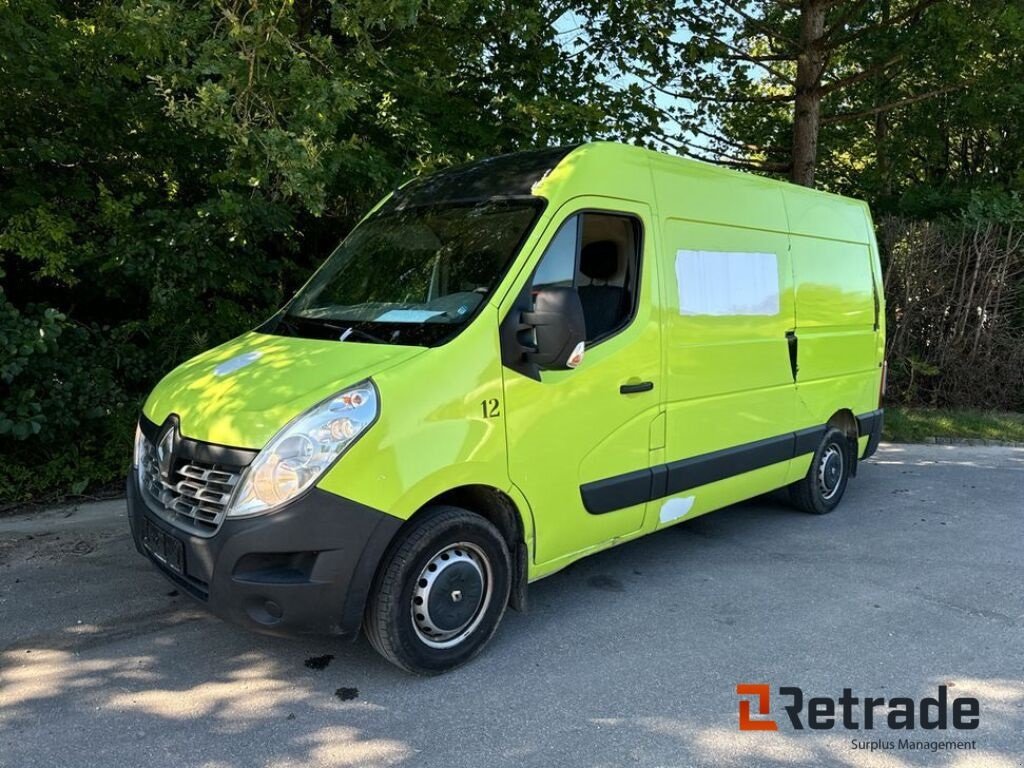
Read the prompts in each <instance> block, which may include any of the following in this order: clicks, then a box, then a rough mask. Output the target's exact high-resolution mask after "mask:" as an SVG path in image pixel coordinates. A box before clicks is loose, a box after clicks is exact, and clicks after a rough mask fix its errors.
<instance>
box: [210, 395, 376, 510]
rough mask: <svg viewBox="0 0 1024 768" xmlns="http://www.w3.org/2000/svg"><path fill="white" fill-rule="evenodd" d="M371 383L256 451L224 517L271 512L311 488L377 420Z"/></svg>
mask: <svg viewBox="0 0 1024 768" xmlns="http://www.w3.org/2000/svg"><path fill="white" fill-rule="evenodd" d="M378 410H379V403H378V398H377V389H376V387H374V386H373V384H372V383H371V382H369V381H365V382H363V383H362V384H357V385H356V386H354V387H351V388H350V389H345V390H342V391H341V392H339V393H338V394H336V395H333V396H332V397H330V398H329V399H327V400H325V401H323V402H322V403H320V404H318V405H315V406H313V407H312V408H310V409H309V410H308V411H306V412H305V413H303V414H302V415H300V416H299V417H298V418H296V419H295V420H293V421H292V422H291V423H290V424H288V426H286V427H285V428H284V429H282V430H281V431H280V432H278V433H277V434H276V435H275V436H274V438H273V439H272V440H271V441H270V442H269V443H267V445H266V447H265V448H264V449H263V450H262V451H260V452H259V454H258V455H257V456H256V458H255V459H253V462H252V464H250V465H249V466H248V468H247V469H246V470H245V473H244V474H243V475H242V481H241V482H240V483H239V484H238V487H237V488H236V489H235V492H234V495H233V496H232V497H231V501H230V503H229V504H228V512H227V514H228V517H247V516H249V515H259V514H263V513H264V512H269V511H270V510H272V509H275V508H276V507H279V506H281V505H282V504H284V503H286V502H288V501H291V500H292V499H294V498H295V497H296V496H298V495H299V494H300V493H302V492H303V491H305V490H306V489H307V488H309V487H310V486H311V485H313V483H315V482H316V481H317V478H319V477H320V475H322V474H323V473H324V472H325V471H326V470H327V469H328V468H329V467H330V466H331V465H332V464H334V462H335V461H337V460H338V458H339V457H340V456H341V455H342V454H343V453H344V452H345V450H346V449H347V448H348V447H349V446H350V445H352V444H353V443H354V442H355V441H356V440H357V439H358V438H359V436H360V435H361V434H362V433H363V432H365V431H366V429H367V428H368V427H369V426H370V425H371V424H373V422H374V421H375V420H376V418H377V413H378Z"/></svg>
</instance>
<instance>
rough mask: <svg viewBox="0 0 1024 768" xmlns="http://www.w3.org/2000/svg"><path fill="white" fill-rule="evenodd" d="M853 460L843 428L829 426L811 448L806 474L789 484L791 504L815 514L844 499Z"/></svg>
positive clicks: (825, 510)
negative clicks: (810, 457)
mask: <svg viewBox="0 0 1024 768" xmlns="http://www.w3.org/2000/svg"><path fill="white" fill-rule="evenodd" d="M853 461H854V457H853V451H852V450H851V449H850V439H849V438H848V437H847V436H846V434H845V433H844V432H843V431H842V430H839V429H836V428H835V427H829V428H828V429H827V430H826V431H825V436H824V437H822V438H821V442H820V443H819V444H818V447H817V448H816V449H815V451H814V456H813V457H812V459H811V468H810V469H809V470H807V475H806V476H805V477H804V479H803V480H798V481H797V482H795V483H792V484H791V485H790V486H789V487H788V491H789V501H790V503H791V504H792V505H793V506H794V507H796V508H797V509H800V510H803V511H804V512H810V513H811V514H815V515H824V514H827V513H829V512H831V511H832V510H833V509H835V508H836V507H837V506H839V502H840V501H842V499H843V494H844V493H845V492H846V484H847V482H849V480H850V469H851V468H852V467H853Z"/></svg>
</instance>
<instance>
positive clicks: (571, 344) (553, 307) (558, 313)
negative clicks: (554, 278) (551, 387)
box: [522, 287, 587, 371]
mask: <svg viewBox="0 0 1024 768" xmlns="http://www.w3.org/2000/svg"><path fill="white" fill-rule="evenodd" d="M522 324H523V325H524V326H528V327H530V328H532V329H533V332H534V335H535V336H536V340H537V343H536V346H535V347H534V348H533V349H530V350H528V351H527V352H526V359H527V361H528V362H530V363H533V364H534V365H536V366H537V367H538V368H540V369H542V370H549V371H558V370H565V369H568V368H575V367H576V366H577V365H579V362H580V360H581V359H582V354H583V353H582V349H583V347H582V345H583V343H584V340H585V339H586V337H587V331H586V320H585V319H584V316H583V303H582V302H581V301H580V295H579V294H578V293H577V292H576V290H575V289H573V288H562V287H548V288H541V289H540V290H538V291H537V293H536V294H535V295H534V297H533V309H532V310H529V311H525V312H523V313H522Z"/></svg>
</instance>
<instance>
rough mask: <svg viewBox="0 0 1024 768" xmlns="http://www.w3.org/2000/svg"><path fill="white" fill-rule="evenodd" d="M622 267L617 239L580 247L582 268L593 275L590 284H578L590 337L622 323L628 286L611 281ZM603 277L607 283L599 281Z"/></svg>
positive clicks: (591, 339)
mask: <svg viewBox="0 0 1024 768" xmlns="http://www.w3.org/2000/svg"><path fill="white" fill-rule="evenodd" d="M618 271H619V245H618V243H616V242H615V241H614V240H595V241H593V242H591V243H587V244H586V245H584V246H583V249H582V250H581V251H580V272H582V273H583V274H584V275H586V276H587V277H589V278H590V285H581V286H578V288H577V292H578V293H579V295H580V302H581V303H582V304H583V318H584V320H585V321H586V325H587V341H593V340H594V339H596V338H599V337H601V336H604V335H605V334H606V333H608V332H609V331H611V330H614V329H615V327H616V326H618V324H619V322H620V321H621V319H622V307H623V305H624V301H625V298H626V290H625V288H622V287H621V286H618V285H608V281H609V280H610V279H612V278H613V277H614V276H615V275H616V273H617V272H618ZM597 281H601V282H602V283H603V285H597V284H596V283H597Z"/></svg>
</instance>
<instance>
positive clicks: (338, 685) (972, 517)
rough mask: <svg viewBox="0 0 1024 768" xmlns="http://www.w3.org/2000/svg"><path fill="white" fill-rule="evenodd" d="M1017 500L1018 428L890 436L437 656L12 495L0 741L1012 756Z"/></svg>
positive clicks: (405, 750)
mask: <svg viewBox="0 0 1024 768" xmlns="http://www.w3.org/2000/svg"><path fill="white" fill-rule="evenodd" d="M1022 499H1024V450H1018V449H1009V448H966V447H950V446H927V447H926V446H913V447H912V446H883V448H882V450H881V451H880V452H879V454H878V455H877V456H876V458H875V459H874V460H872V462H870V463H869V464H865V465H862V467H861V472H860V475H859V477H858V478H856V480H854V481H853V482H852V484H851V486H850V488H849V489H848V491H847V495H846V499H845V500H844V501H843V504H842V505H841V507H840V508H839V510H837V511H836V512H835V513H833V514H832V515H827V516H824V517H814V516H809V515H804V514H800V513H797V512H794V511H791V510H789V509H788V508H786V507H784V506H783V505H781V504H778V503H776V502H774V501H772V500H765V499H760V500H757V501H755V502H750V503H747V504H743V505H740V506H737V507H733V508H730V509H728V510H723V511H720V512H717V513H714V514H712V515H709V516H707V517H703V518H700V519H697V520H694V521H692V522H690V523H684V524H682V525H681V526H677V527H676V528H673V529H669V530H667V531H664V532H662V533H659V534H657V535H655V536H651V537H647V538H646V539H644V540H641V541H637V542H634V543H632V544H628V545H626V546H623V547H620V548H618V549H615V550H611V551H608V552H604V553H602V554H599V555H596V556H594V557H591V558H589V559H587V560H585V561H583V562H581V563H579V564H577V565H575V566H573V567H571V568H569V569H567V570H565V571H563V572H562V573H560V574H556V575H555V576H552V577H550V578H549V579H546V580H544V581H542V582H539V583H537V584H534V585H532V586H531V591H530V599H531V604H532V607H531V611H530V613H528V614H526V615H523V614H517V613H514V612H510V613H508V614H506V618H505V621H504V623H503V625H502V627H501V629H500V631H499V632H498V635H497V636H496V637H495V639H494V641H493V642H492V643H491V645H490V647H489V648H488V649H487V650H486V651H485V653H484V654H483V655H482V656H481V657H479V658H478V659H477V660H476V661H474V662H473V663H472V664H470V665H468V666H467V667H464V668H463V669H460V670H458V671H456V672H454V673H451V674H448V675H445V676H442V677H439V678H433V679H420V678H415V677H411V676H408V675H406V674H404V673H402V672H400V671H399V670H397V669H395V668H393V667H391V666H389V665H388V664H386V663H385V662H384V661H382V660H381V659H379V658H378V657H377V656H376V655H375V654H374V653H373V651H372V650H371V649H370V647H369V646H368V644H367V643H366V642H365V641H364V640H359V641H358V642H356V643H354V644H353V643H345V642H339V641H332V640H331V639H329V638H328V639H303V640H278V639H272V638H264V637H259V636H256V635H253V634H250V633H248V632H246V631H243V630H240V629H236V628H234V627H232V626H229V625H227V624H224V623H222V622H221V621H219V620H217V619H214V618H211V617H209V616H207V615H206V614H205V613H204V612H203V611H202V610H200V609H197V608H195V607H194V606H193V605H192V604H191V602H190V601H189V600H188V599H187V598H186V597H184V596H177V595H176V594H174V593H173V589H172V587H171V585H169V584H168V583H167V582H166V581H164V580H163V579H162V578H161V577H160V576H159V575H158V574H156V573H155V572H154V571H153V570H152V569H151V568H150V566H149V565H148V564H147V563H146V562H145V561H144V560H143V559H142V558H141V557H140V556H139V555H138V554H136V553H135V551H134V549H133V548H132V545H131V542H130V540H129V538H128V535H127V522H126V520H125V515H124V509H123V503H122V502H110V503H106V504H99V505H91V506H89V507H82V508H80V509H78V510H76V511H64V512H49V513H45V514H36V515H30V516H23V517H15V518H7V519H4V520H0V766H3V768H27V767H28V766H80V765H81V766H86V765H88V766H103V768H116V767H118V766H138V765H143V766H147V768H158V767H162V766H169V767H173V768H189V767H191V766H199V765H202V766H211V767H215V768H229V767H233V766H238V767H239V768H241V767H242V766H247V767H248V766H274V767H275V768H282V767H285V766H308V765H311V766H379V765H404V766H472V767H473V768H477V767H479V766H516V767H517V768H518V767H519V766H559V767H560V768H561V767H563V766H564V767H566V768H569V767H572V766H631V765H637V766H666V767H668V766H691V765H694V766H697V765H699V766H737V767H741V766H742V767H743V768H746V767H747V766H799V765H815V766H817V765H838V766H847V765H858V766H859V765H865V766H867V765H877V766H886V767H887V768H902V767H904V766H906V767H913V766H932V765H953V766H957V767H958V768H963V767H964V766H986V768H1004V767H1007V768H1009V767H1014V768H1016V767H1019V766H1021V765H1024V634H1022V630H1024V599H1022V598H1024V581H1022V576H1024V554H1022V547H1021V545H1022V542H1024V501H1022ZM329 655H333V659H327V658H318V657H327V656H329ZM325 664H326V666H325ZM317 667H319V668H317ZM737 683H768V684H770V685H771V686H772V688H773V690H774V689H776V688H778V687H779V686H783V685H792V686H800V687H801V688H802V689H803V690H804V691H805V693H806V694H807V696H814V695H832V696H838V695H839V694H840V693H841V690H842V689H843V688H844V687H850V688H852V689H853V691H854V694H855V695H859V696H861V697H863V696H884V697H893V696H898V695H904V696H913V697H918V698H919V697H923V696H928V695H934V693H935V691H936V687H937V686H938V685H940V684H946V685H949V686H952V687H950V688H949V691H950V695H951V696H973V697H976V698H978V699H979V700H980V702H981V716H980V727H979V728H978V729H977V730H974V731H962V732H955V731H949V732H945V733H943V732H937V731H922V730H917V731H914V732H911V733H910V734H909V735H910V737H911V738H913V739H915V740H935V739H962V740H973V741H974V742H975V748H974V749H973V750H969V751H954V752H945V751H943V752H938V753H933V752H929V751H923V752H922V751H907V750H900V749H894V750H877V751H874V752H869V751H867V750H864V749H855V748H853V746H852V745H851V740H853V739H859V740H863V739H869V738H870V739H881V740H890V739H891V740H896V739H897V738H899V737H906V735H907V734H905V733H898V732H892V731H888V730H885V729H882V730H875V731H873V732H865V731H846V730H842V729H839V730H824V731H810V730H804V731H799V732H798V731H794V730H793V729H792V728H791V727H790V726H789V725H788V722H787V721H786V720H784V719H780V723H782V725H780V727H779V730H778V731H777V732H774V733H766V732H753V733H748V732H742V733H741V732H739V731H738V729H737V705H738V698H737V696H736V693H735V686H736V684H737ZM773 714H775V715H777V716H779V717H780V718H784V717H785V716H784V714H783V713H782V712H780V711H777V710H774V709H773ZM937 734H938V735H937Z"/></svg>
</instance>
